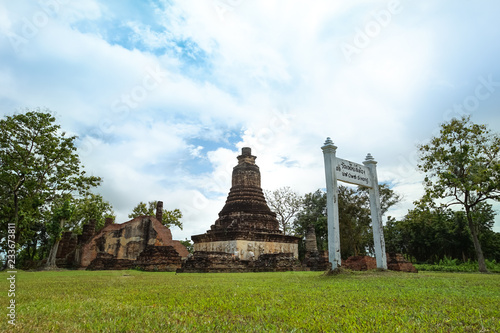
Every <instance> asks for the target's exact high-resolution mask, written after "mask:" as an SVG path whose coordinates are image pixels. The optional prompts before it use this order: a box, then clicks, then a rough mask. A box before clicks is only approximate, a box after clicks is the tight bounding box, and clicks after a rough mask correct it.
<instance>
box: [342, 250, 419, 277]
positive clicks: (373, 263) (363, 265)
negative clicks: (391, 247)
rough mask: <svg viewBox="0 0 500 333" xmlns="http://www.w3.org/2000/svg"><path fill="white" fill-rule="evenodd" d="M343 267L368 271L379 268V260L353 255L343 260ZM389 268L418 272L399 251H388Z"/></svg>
mask: <svg viewBox="0 0 500 333" xmlns="http://www.w3.org/2000/svg"><path fill="white" fill-rule="evenodd" d="M342 267H344V268H348V269H352V270H353V271H368V270H371V269H377V260H376V259H375V258H373V257H368V256H352V257H349V258H347V259H346V260H342ZM387 269H388V270H391V271H399V272H410V273H417V272H418V271H417V269H416V268H415V267H414V266H413V264H412V263H411V262H409V261H407V260H406V259H405V258H404V257H403V255H402V254H399V253H387Z"/></svg>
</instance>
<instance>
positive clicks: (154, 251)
mask: <svg viewBox="0 0 500 333" xmlns="http://www.w3.org/2000/svg"><path fill="white" fill-rule="evenodd" d="M162 209H163V203H162V202H161V201H159V202H158V206H157V210H156V216H139V217H136V218H134V219H132V220H130V221H128V222H125V223H121V224H114V223H113V219H110V218H107V219H106V223H105V226H104V228H102V229H101V230H100V231H99V232H97V233H96V232H95V221H91V223H89V224H86V225H84V226H83V233H82V235H81V236H78V237H76V236H75V235H72V234H71V232H68V233H65V234H64V235H63V239H62V240H61V243H60V247H59V249H60V251H58V254H57V265H58V267H66V268H87V269H93V270H102V269H131V268H137V269H142V270H146V271H175V270H177V269H178V268H180V267H181V264H182V260H183V259H185V258H187V256H188V254H189V252H188V251H187V249H186V247H185V246H184V245H182V244H181V243H180V242H179V241H176V240H173V239H172V233H171V232H170V229H169V228H167V227H165V226H164V225H163V224H162V223H161V222H160V221H161V220H162Z"/></svg>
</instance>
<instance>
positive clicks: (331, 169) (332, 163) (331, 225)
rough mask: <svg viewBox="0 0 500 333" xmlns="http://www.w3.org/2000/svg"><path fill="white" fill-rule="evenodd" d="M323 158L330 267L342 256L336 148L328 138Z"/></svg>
mask: <svg viewBox="0 0 500 333" xmlns="http://www.w3.org/2000/svg"><path fill="white" fill-rule="evenodd" d="M321 149H322V150H323V155H324V158H325V176H326V188H327V193H326V209H327V219H328V261H329V262H330V263H331V264H332V269H336V268H337V267H340V266H341V264H342V258H341V257H340V230H339V206H338V205H339V204H338V191H337V176H336V174H335V167H336V165H337V163H336V156H335V154H336V150H337V147H336V146H335V145H334V144H333V142H332V140H330V138H327V140H326V142H325V145H324V146H323V147H321Z"/></svg>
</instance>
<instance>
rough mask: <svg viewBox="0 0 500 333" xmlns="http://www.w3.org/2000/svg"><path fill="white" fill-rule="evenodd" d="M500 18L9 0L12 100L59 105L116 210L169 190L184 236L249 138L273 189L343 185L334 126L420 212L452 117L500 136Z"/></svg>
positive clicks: (3, 55)
mask: <svg viewBox="0 0 500 333" xmlns="http://www.w3.org/2000/svg"><path fill="white" fill-rule="evenodd" d="M499 17H500V2H498V1H494V0H478V1H468V0H453V1H452V0H447V1H446V0H444V1H430V0H424V1H405V0H401V1H392V0H391V1H373V0H371V1H348V2H347V1H331V0H328V1H327V0H316V1H293V0H289V1H271V0H262V1H261V0H254V1H249V0H206V1H201V0H199V1H194V0H182V1H180V0H179V1H174V0H172V1H163V0H150V1H146V0H145V1H132V0H108V1H104V0H86V1H76V0H41V1H28V0H17V1H7V0H0V112H1V116H5V115H12V114H14V113H16V112H22V110H24V109H26V108H30V109H32V108H38V107H39V108H42V109H44V108H47V109H49V110H50V112H52V113H53V114H54V116H55V117H56V119H57V122H58V123H59V124H60V125H61V127H62V129H63V130H64V131H66V132H67V133H68V134H70V135H76V136H78V139H77V141H76V144H77V146H78V154H79V156H80V158H81V161H82V164H83V165H84V166H85V170H86V171H87V172H88V173H90V174H92V175H95V176H100V177H102V179H103V183H102V185H101V186H100V187H99V188H98V189H96V192H97V193H100V194H102V195H103V197H104V199H105V200H107V201H109V202H110V203H111V204H112V206H113V208H114V211H115V213H116V215H117V220H116V222H117V223H123V222H126V221H128V220H129V218H128V214H129V213H131V211H132V209H133V208H134V207H135V206H136V205H137V204H138V203H139V202H140V201H143V202H147V201H152V200H161V201H163V203H164V204H163V205H164V209H166V210H173V209H175V208H179V209H180V210H181V211H182V213H183V215H184V216H183V218H182V220H181V221H182V222H183V224H184V228H183V230H180V229H179V228H177V227H173V228H172V234H173V237H174V239H186V238H188V239H189V238H190V236H191V235H196V234H201V233H204V232H205V231H206V230H208V229H209V228H210V225H212V224H213V223H214V222H215V220H216V219H217V216H218V215H217V214H218V212H219V211H220V210H221V209H222V207H223V205H224V202H225V200H226V197H227V194H228V192H229V189H230V186H231V171H232V168H233V167H234V166H235V165H236V164H237V160H236V156H238V155H239V154H240V152H241V148H242V147H251V148H252V154H253V155H256V156H257V160H256V162H257V164H258V165H259V167H260V171H261V175H262V187H263V189H265V190H274V189H277V188H280V187H285V186H289V187H290V188H292V189H293V190H294V191H295V192H297V193H298V194H300V195H303V194H305V193H310V192H314V191H316V190H317V189H322V188H325V187H326V184H325V171H324V162H323V153H322V150H321V146H323V144H324V142H325V140H326V138H327V137H331V139H332V140H333V142H334V143H335V145H336V146H337V147H338V148H337V156H338V157H340V158H343V159H347V160H349V161H353V162H356V163H362V162H363V161H364V160H365V157H366V155H367V153H371V154H372V155H373V157H374V159H375V160H376V161H377V172H378V180H379V182H381V183H387V184H389V186H390V187H391V188H392V189H393V190H394V191H395V192H396V193H398V194H399V195H401V196H402V197H403V200H402V201H401V202H400V203H399V204H398V205H397V206H396V207H394V208H392V209H391V210H390V211H389V212H388V213H387V214H386V215H388V216H393V217H396V218H402V217H403V216H404V215H405V214H406V213H407V212H408V210H409V209H412V208H413V202H414V201H415V200H418V199H419V198H420V197H421V196H422V194H423V185H422V180H423V178H424V175H423V174H422V173H420V172H419V171H418V170H417V163H418V159H417V157H418V154H417V152H418V149H417V145H419V144H424V143H426V142H428V141H429V140H430V139H431V138H432V137H433V136H435V135H437V134H438V133H439V128H440V124H442V123H444V122H447V121H449V120H451V119H452V118H453V117H461V116H462V115H464V114H469V115H471V119H472V121H473V122H475V123H481V124H487V125H488V127H489V128H490V129H491V130H492V131H493V132H497V133H498V132H500V113H499V112H498V109H499V105H500V61H499V59H500V20H499ZM494 207H495V209H496V210H497V213H500V206H498V205H496V206H494ZM386 218H387V216H385V217H384V220H385V219H386ZM494 230H495V231H497V232H500V219H499V217H498V216H497V218H496V223H495V227H494Z"/></svg>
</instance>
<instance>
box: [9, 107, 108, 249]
mask: <svg viewBox="0 0 500 333" xmlns="http://www.w3.org/2000/svg"><path fill="white" fill-rule="evenodd" d="M75 139H76V137H75V136H67V135H66V133H65V132H63V131H61V127H60V125H58V124H56V120H55V118H54V117H53V116H52V115H51V113H50V112H48V110H40V109H35V110H25V111H24V112H23V113H19V114H15V115H12V116H6V117H5V118H4V119H1V120H0V165H1V168H0V190H1V191H0V224H1V230H2V232H3V230H7V224H8V223H13V224H15V226H16V233H15V240H16V244H17V245H18V248H22V247H24V246H25V245H26V244H27V243H29V242H31V239H32V237H33V235H34V234H36V233H39V232H40V229H39V227H43V226H41V225H40V223H38V222H37V221H40V220H41V219H42V218H43V214H44V212H47V211H50V210H51V204H52V202H54V200H56V199H58V198H61V197H64V196H65V195H67V194H73V193H77V194H80V195H83V194H85V193H87V192H88V191H89V190H90V189H91V188H92V187H94V186H97V185H99V184H100V182H101V179H100V178H99V177H95V176H87V175H86V174H85V171H84V170H83V166H82V164H81V163H80V159H79V157H78V155H77V153H76V150H77V148H76V146H75ZM1 236H2V239H4V238H5V235H1ZM3 248H4V249H5V242H4V244H3Z"/></svg>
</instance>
